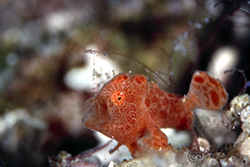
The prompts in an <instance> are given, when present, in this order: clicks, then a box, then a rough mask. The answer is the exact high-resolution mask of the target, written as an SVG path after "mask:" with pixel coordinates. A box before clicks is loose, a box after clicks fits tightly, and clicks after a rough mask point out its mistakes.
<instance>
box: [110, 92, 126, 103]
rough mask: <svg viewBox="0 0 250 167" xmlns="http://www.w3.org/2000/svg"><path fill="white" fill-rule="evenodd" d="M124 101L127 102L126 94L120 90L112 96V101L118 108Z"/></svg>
mask: <svg viewBox="0 0 250 167" xmlns="http://www.w3.org/2000/svg"><path fill="white" fill-rule="evenodd" d="M124 100H125V95H124V92H122V91H119V90H117V91H114V92H113V93H112V95H111V101H112V102H113V103H114V104H115V105H117V106H119V105H121V104H122V103H123V102H124Z"/></svg>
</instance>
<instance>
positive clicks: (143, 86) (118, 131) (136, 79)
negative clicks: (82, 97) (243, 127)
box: [82, 71, 227, 155]
mask: <svg viewBox="0 0 250 167" xmlns="http://www.w3.org/2000/svg"><path fill="white" fill-rule="evenodd" d="M226 102H227V92H226V90H225V88H224V87H223V85H222V83H221V82H220V81H219V80H217V79H215V78H213V77H211V76H210V75H209V74H207V73H206V72H203V71H196V72H195V73H194V74H193V77H192V80H191V84H190V88H189V92H188V93H187V95H184V96H180V95H176V94H171V93H168V92H166V91H164V90H162V89H160V88H159V87H158V86H157V84H156V83H152V82H148V81H147V79H146V77H145V76H144V75H140V74H137V75H134V76H131V75H130V74H126V73H121V74H119V75H117V76H115V77H114V78H113V79H112V80H110V81H109V82H107V83H106V84H105V85H104V86H103V87H102V89H101V90H100V92H99V93H98V94H97V95H96V96H95V97H92V98H90V99H88V100H87V101H86V103H85V104H84V109H83V110H84V111H83V117H82V122H83V124H84V126H85V127H86V128H88V129H92V130H96V131H99V132H101V133H103V134H104V135H106V136H108V137H110V138H113V139H115V140H117V141H118V147H119V146H120V145H122V144H123V145H125V146H127V147H128V148H129V150H130V152H131V154H132V155H135V153H137V152H139V151H140V148H139V145H147V146H149V147H151V148H152V149H154V150H164V149H168V148H169V147H170V146H169V145H168V138H167V136H166V135H165V134H164V133H163V132H162V131H161V130H160V128H174V129H176V130H190V129H191V128H192V125H193V120H194V115H193V112H192V110H194V109H195V108H204V109H209V110H220V109H222V108H223V106H224V105H225V104H226Z"/></svg>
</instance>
